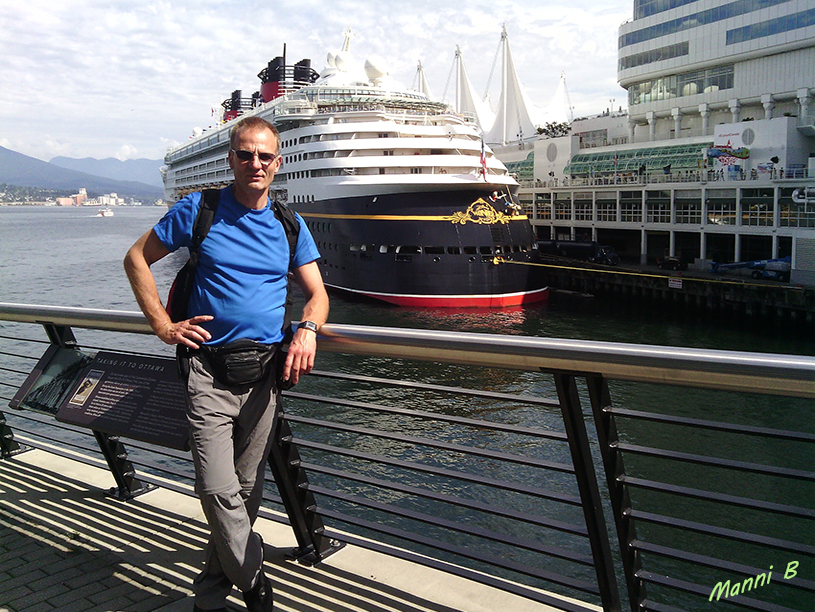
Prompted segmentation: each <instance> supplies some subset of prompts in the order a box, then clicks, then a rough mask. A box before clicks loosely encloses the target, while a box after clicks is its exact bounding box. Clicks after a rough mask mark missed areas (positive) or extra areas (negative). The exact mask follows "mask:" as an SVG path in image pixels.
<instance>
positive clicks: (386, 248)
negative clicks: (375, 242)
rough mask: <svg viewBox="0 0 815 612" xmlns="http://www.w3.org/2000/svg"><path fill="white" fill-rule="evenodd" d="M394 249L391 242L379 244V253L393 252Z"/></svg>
mask: <svg viewBox="0 0 815 612" xmlns="http://www.w3.org/2000/svg"><path fill="white" fill-rule="evenodd" d="M395 251H396V247H395V246H393V245H392V244H382V245H380V246H379V252H380V253H394V252H395Z"/></svg>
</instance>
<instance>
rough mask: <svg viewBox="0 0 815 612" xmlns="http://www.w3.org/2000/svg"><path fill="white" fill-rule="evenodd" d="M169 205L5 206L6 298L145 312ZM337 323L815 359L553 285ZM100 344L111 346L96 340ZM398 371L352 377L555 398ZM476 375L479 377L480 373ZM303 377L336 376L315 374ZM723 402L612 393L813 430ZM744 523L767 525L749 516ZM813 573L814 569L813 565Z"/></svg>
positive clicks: (348, 313)
mask: <svg viewBox="0 0 815 612" xmlns="http://www.w3.org/2000/svg"><path fill="white" fill-rule="evenodd" d="M163 212H164V209H163V208H160V207H118V208H116V209H114V213H115V214H114V215H113V216H111V217H99V216H96V213H97V210H96V209H95V208H90V207H88V208H73V207H66V208H55V207H33V206H29V207H0V302H7V303H24V304H45V305H57V306H70V307H81V308H92V309H111V310H125V311H136V310H137V309H138V307H137V305H136V302H135V299H134V298H133V295H132V292H131V290H130V287H129V285H128V282H127V279H126V277H125V274H124V271H123V268H122V259H123V257H124V255H125V252H126V250H127V248H128V247H129V246H130V245H131V244H132V243H133V242H134V241H135V240H136V239H137V238H138V237H139V236H140V235H141V234H143V233H144V232H145V231H147V230H148V229H149V228H150V227H151V226H152V224H153V223H155V221H157V220H158V219H159V218H160V216H161V215H162V214H163ZM185 259H186V253H180V252H179V253H174V254H172V255H170V256H168V257H167V258H165V260H163V261H161V262H159V263H158V264H156V265H155V266H154V272H155V274H156V277H157V281H158V284H159V286H160V292H161V293H162V295H166V291H167V289H168V288H169V285H170V283H171V281H172V278H173V276H174V275H175V272H176V271H177V270H178V268H179V267H180V266H181V265H182V264H183V262H184V260H185ZM295 314H297V313H295ZM329 322H330V323H343V324H359V325H374V326H385V327H404V328H422V329H440V330H445V331H456V330H460V331H468V332H481V333H489V334H509V335H524V336H533V337H547V338H569V339H584V340H599V341H611V342H625V343H636V344H653V345H663V346H680V347H696V348H712V349H729V350H739V351H755V352H771V353H782V354H799V355H815V344H814V343H813V342H812V339H811V338H809V337H796V336H795V335H789V334H778V333H775V331H774V330H773V329H771V328H764V327H762V326H749V327H743V326H741V325H740V324H739V323H738V322H737V321H734V322H732V323H731V324H726V323H723V322H722V321H716V322H712V321H708V320H706V319H705V318H704V316H702V315H696V314H688V315H683V314H682V313H677V312H676V311H671V312H667V311H662V310H661V309H660V308H659V307H648V308H633V309H632V308H631V307H630V305H617V304H614V303H609V302H607V301H604V300H600V299H597V298H592V297H589V296H580V295H574V294H569V293H559V292H553V293H552V295H551V299H550V301H549V302H548V303H547V304H542V305H539V306H534V307H527V308H515V309H509V310H446V309H439V310H427V309H408V308H398V307H393V306H389V305H386V304H380V303H373V302H367V301H366V302H360V301H353V300H349V299H347V298H344V297H342V296H332V299H331V315H330V317H329ZM28 327H29V328H31V327H32V326H28ZM12 328H13V325H12V324H6V323H3V322H0V332H3V330H4V329H12ZM28 332H29V333H28V336H29V337H32V336H33V335H35V334H33V333H31V329H29V330H28ZM5 333H8V332H5ZM79 333H80V332H78V335H79ZM81 334H82V338H85V337H88V335H90V336H92V335H93V332H87V331H85V330H81ZM80 340H81V339H80ZM131 341H132V344H131ZM99 344H104V342H102V341H100V342H99ZM128 344H129V345H128V346H127V347H121V348H122V349H127V350H143V351H147V352H152V353H156V352H165V353H166V354H167V355H170V354H171V349H170V348H169V347H165V346H163V345H162V344H161V343H160V342H159V341H158V340H157V339H156V338H154V337H152V336H131V337H129V338H128ZM429 350H432V347H429ZM392 367H393V365H392V364H389V363H388V362H386V361H383V360H380V359H373V358H371V359H362V360H357V361H355V362H354V368H356V369H355V371H354V372H355V373H357V374H363V375H370V376H377V377H388V376H390V377H391V378H400V377H401V378H408V379H413V380H420V379H421V380H428V381H430V382H433V383H437V384H443V385H451V386H466V385H470V384H473V385H479V386H481V387H482V388H489V389H490V390H493V391H499V392H508V393H523V394H528V395H533V396H537V397H541V396H543V397H546V396H548V397H551V396H552V395H553V393H554V392H553V386H552V384H551V381H550V380H548V379H546V377H544V376H542V375H541V374H539V373H534V372H532V373H530V372H501V371H500V370H494V371H488V372H482V373H479V374H475V375H474V374H473V373H472V372H470V371H467V370H465V369H463V368H458V367H454V366H443V367H435V366H433V365H431V364H429V363H422V364H410V363H403V364H400V367H404V370H402V371H399V372H392V371H389V370H388V368H392ZM317 368H319V369H326V370H332V369H340V370H343V369H344V371H348V370H347V362H344V361H343V356H340V355H334V354H326V353H319V354H318V362H317ZM475 376H479V377H481V378H482V380H478V381H474V380H472V378H474V377H475ZM465 378H466V379H465ZM307 384H330V383H321V382H318V381H314V382H312V381H308V382H307ZM339 392H341V391H340V390H339V389H338V391H337V393H339ZM731 395H732V394H731ZM717 397H718V396H716V395H713V396H711V395H710V394H707V393H702V392H692V391H691V392H689V391H684V390H683V391H681V392H677V390H676V389H673V390H671V389H669V388H662V387H660V388H654V389H653V390H651V391H650V392H647V393H644V394H643V393H638V394H633V393H629V387H628V386H627V385H616V386H614V388H613V389H612V398H613V399H614V402H615V404H616V405H621V406H624V407H625V408H630V409H632V410H638V409H640V410H648V409H652V408H653V407H654V406H655V405H659V406H660V407H661V408H662V409H663V410H666V411H673V412H675V413H677V414H681V415H683V416H688V417H695V418H705V419H712V420H716V419H717V418H718V417H722V416H724V411H728V412H729V414H727V415H726V417H727V418H730V420H735V421H740V422H742V423H744V424H749V425H755V426H763V427H774V428H781V429H783V428H797V429H800V428H801V425H800V424H801V423H802V422H803V423H805V427H804V429H806V430H807V431H813V430H815V423H813V418H812V406H811V402H806V401H798V400H778V399H776V398H770V397H766V398H765V397H762V398H758V399H756V398H751V399H750V400H749V401H744V402H741V403H740V402H739V401H736V402H732V401H731V402H730V403H729V404H727V405H726V406H725V405H724V404H722V405H721V406H719V405H717V404H716V398H717ZM711 398H713V399H711ZM731 399H732V398H731ZM734 406H736V408H735V409H736V410H738V411H739V414H738V415H736V418H735V419H733V414H732V411H733V410H734V408H733V407H734ZM327 409H329V408H327ZM423 409H426V410H434V409H439V410H445V411H447V412H448V413H455V414H461V415H462V416H468V415H469V414H472V413H474V412H478V411H486V410H490V411H493V413H494V412H506V411H515V412H514V414H513V419H512V420H513V421H514V422H516V423H517V424H519V425H527V426H532V427H539V426H545V427H549V425H550V424H551V425H552V426H553V427H555V426H557V421H558V419H559V415H558V414H557V412H556V411H555V412H551V411H550V412H546V411H543V410H541V409H538V408H535V407H532V406H512V405H510V404H507V405H500V406H489V407H488V406H484V405H480V404H479V402H477V401H473V402H470V403H469V404H466V405H465V404H462V405H457V406H452V405H446V406H441V405H440V404H439V405H436V406H434V405H430V404H428V405H427V406H424V407H423ZM321 416H322V415H321ZM723 420H724V419H723ZM561 427H562V424H561ZM637 427H649V428H652V429H651V432H649V433H652V432H653V427H654V426H652V425H647V426H646V425H638V426H635V427H634V428H632V429H631V430H630V431H628V432H627V435H628V436H629V440H630V441H633V442H636V441H637V435H638V430H637ZM449 435H450V436H451V437H455V436H458V435H461V434H460V432H451V433H450V434H449ZM473 435H474V436H476V435H479V434H477V433H476V434H473ZM670 435H671V430H670V428H667V429H666V430H665V436H670ZM466 443H469V444H472V445H478V444H481V443H483V444H485V445H489V444H494V443H495V441H494V440H489V439H488V436H487V435H484V440H477V439H469V440H466ZM505 443H506V442H505ZM735 443H736V442H734V444H735ZM707 444H708V441H707V440H706V439H698V440H687V439H680V438H679V437H677V439H673V440H666V445H667V446H668V447H674V448H675V449H676V450H683V451H687V452H700V453H702V452H704V449H705V446H706V445H707ZM495 450H497V449H495ZM507 450H511V449H507ZM535 452H536V453H539V454H540V458H546V459H550V460H555V461H562V460H564V459H566V460H567V461H568V458H567V457H565V456H557V455H550V454H548V453H550V452H551V450H550V449H548V448H546V447H545V446H543V445H542V446H541V448H540V449H536V451H535ZM773 453H776V454H777V455H778V456H777V457H773V459H775V460H777V462H778V464H779V465H785V466H787V467H794V468H797V469H802V470H810V471H812V470H815V461H814V460H813V457H812V456H801V455H800V454H799V455H797V456H796V455H794V454H791V453H788V452H785V451H784V447H783V445H780V446H779V447H778V448H777V449H775V450H774V451H773ZM636 464H637V462H636V460H635V461H632V464H631V467H632V468H634V469H636V467H637V465H636ZM682 477H683V480H685V481H686V484H687V485H688V486H692V485H693V483H694V478H695V477H694V474H693V473H691V472H688V473H687V474H684V475H683V476H682ZM794 488H795V490H794V491H793V492H792V498H791V499H788V502H787V503H794V504H796V505H800V506H805V507H809V506H811V495H812V491H811V487H808V486H803V485H802V486H800V487H797V485H796V487H794ZM785 493H789V492H785ZM746 518H747V519H749V520H759V519H756V518H755V517H752V519H751V518H750V517H749V516H748V517H746ZM710 520H711V521H712V522H715V520H714V517H710ZM728 520H730V519H729V517H722V521H723V522H726V521H728ZM761 520H763V519H761ZM772 520H778V521H781V520H782V519H778V518H774V519H772ZM775 531H777V532H779V533H781V534H784V536H785V537H786V538H788V539H790V540H793V541H803V542H807V543H811V542H812V540H813V539H814V538H815V534H812V533H799V532H796V528H795V525H794V524H793V523H790V524H789V525H784V524H779V525H778V526H777V529H776V530H775ZM711 546H712V544H711ZM710 554H711V555H714V556H715V554H716V551H715V550H711V551H710ZM734 554H735V555H744V556H746V558H741V559H737V560H739V561H745V562H749V563H751V564H755V565H759V566H761V565H762V564H765V563H766V565H769V564H771V563H773V562H776V563H780V562H782V561H785V559H781V558H778V559H773V558H768V559H764V558H759V557H755V556H753V557H750V555H753V553H752V552H750V549H749V548H744V550H743V551H742V552H739V553H734ZM808 571H810V576H811V567H810V568H808ZM713 575H714V573H713V572H711V571H709V570H708V571H705V570H700V575H697V576H692V577H689V578H693V579H695V580H696V581H697V582H699V583H701V584H705V582H706V581H707V580H709V577H711V576H713ZM790 603H794V604H796V605H798V606H799V609H804V608H800V605H802V604H801V603H800V602H790ZM687 605H688V609H695V608H694V606H693V605H692V604H687ZM704 609H707V608H704Z"/></svg>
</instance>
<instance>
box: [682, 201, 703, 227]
mask: <svg viewBox="0 0 815 612" xmlns="http://www.w3.org/2000/svg"><path fill="white" fill-rule="evenodd" d="M676 222H677V223H688V224H697V225H698V224H699V223H701V222H702V203H701V202H699V201H696V202H687V201H686V202H682V201H677V202H676Z"/></svg>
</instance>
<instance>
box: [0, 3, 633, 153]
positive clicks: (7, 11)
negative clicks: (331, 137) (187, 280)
mask: <svg viewBox="0 0 815 612" xmlns="http://www.w3.org/2000/svg"><path fill="white" fill-rule="evenodd" d="M631 6H632V3H631V0H571V1H569V2H567V1H566V0H556V1H550V2H546V3H540V2H533V1H532V0H493V1H491V2H485V1H483V0H474V1H472V2H469V3H466V4H464V3H461V2H459V0H433V1H431V0H414V1H412V2H409V3H407V2H393V3H388V4H385V3H382V2H379V1H378V0H336V1H334V2H332V3H326V2H324V1H322V0H296V1H295V0H278V1H277V2H275V3H267V2H262V1H261V0H244V1H243V2H240V3H231V2H230V3H227V2H225V1H224V0H196V1H195V2H192V1H191V0H177V1H175V0H174V1H173V2H169V1H161V0H159V1H149V0H148V2H146V3H133V2H131V1H130V0H65V1H64V2H62V3H54V2H52V1H51V0H27V1H26V2H24V3H3V5H2V6H0V22H2V23H3V24H4V27H3V28H2V30H0V57H3V58H4V59H5V62H4V66H3V70H2V71H0V136H1V137H2V140H0V142H2V143H7V144H3V146H7V147H8V148H11V149H14V150H16V151H20V152H22V153H25V154H28V155H33V156H34V157H38V158H40V159H50V158H51V157H54V156H56V155H68V156H72V157H85V156H92V157H99V158H101V157H110V156H116V157H119V158H120V159H125V158H130V157H132V156H135V155H138V156H140V157H148V158H151V159H158V158H161V157H163V155H164V153H165V152H166V149H167V146H168V145H169V144H170V143H177V142H184V141H185V140H187V139H188V138H189V136H190V134H191V133H192V129H193V127H195V126H200V127H207V126H208V125H212V124H214V120H213V118H212V116H211V110H210V109H211V107H212V106H213V105H215V106H217V107H220V102H221V101H222V100H224V99H225V98H227V97H228V96H229V95H230V93H231V92H232V91H233V90H234V89H241V90H243V92H244V95H245V96H248V95H249V94H250V93H251V92H252V91H255V90H256V89H257V87H258V80H257V73H258V72H259V71H260V70H261V69H262V68H263V67H264V66H265V65H266V63H267V62H268V61H269V60H271V59H272V58H273V57H274V56H276V55H279V54H280V53H282V50H283V45H284V44H286V51H287V59H288V60H289V62H294V61H297V60H299V59H301V58H304V57H308V58H311V59H312V63H313V66H314V67H315V68H316V69H317V70H319V69H321V68H322V67H323V66H324V61H325V57H326V54H327V52H328V51H329V50H332V49H338V48H339V47H340V45H341V44H342V40H343V39H342V33H343V31H344V30H345V29H346V28H347V27H349V26H351V27H352V28H353V29H354V31H355V32H357V36H356V37H355V38H354V39H353V41H352V50H353V52H354V54H355V55H356V57H357V58H359V59H364V58H365V57H367V56H368V55H379V56H381V57H383V58H384V59H385V61H386V63H387V66H388V68H389V71H390V74H391V76H392V77H393V78H395V79H396V80H398V81H400V82H402V83H404V84H407V85H410V83H411V82H412V81H413V78H414V75H415V70H416V64H417V61H418V60H421V61H422V64H423V66H424V68H425V71H426V73H427V75H428V78H429V80H430V85H431V87H432V89H433V91H434V92H435V93H436V95H438V96H441V94H442V92H443V91H444V90H445V84H446V82H447V79H448V75H449V73H450V69H451V67H452V63H453V54H454V51H455V47H456V44H459V45H461V47H462V50H463V51H464V56H465V60H466V61H467V68H468V71H469V73H470V76H471V78H472V79H473V82H474V85H475V87H476V89H477V90H478V91H481V92H483V91H484V90H485V89H486V87H487V80H488V77H489V73H490V70H491V69H492V65H493V59H494V57H495V53H496V49H497V48H498V41H499V37H500V32H501V26H502V24H503V23H506V26H507V30H508V32H509V40H510V44H511V47H512V52H513V56H514V58H515V63H516V67H517V69H518V71H519V73H520V78H521V81H522V82H523V83H524V85H525V87H526V88H527V90H528V93H529V94H530V97H531V99H532V100H533V101H534V102H535V103H536V104H538V105H540V106H543V105H545V104H546V103H547V102H548V101H549V99H550V97H551V95H552V93H553V92H554V89H555V87H556V86H557V82H558V78H559V76H560V73H561V72H565V73H566V79H567V84H568V87H569V93H570V96H571V99H572V103H573V105H574V106H575V107H576V112H578V113H583V114H587V113H591V112H600V111H602V110H604V109H605V108H606V106H607V105H608V101H609V99H611V98H617V99H618V100H620V101H621V102H620V103H622V101H623V100H624V92H623V90H622V89H620V88H619V87H618V86H617V85H616V59H617V58H616V53H617V50H616V38H617V28H618V26H619V24H620V23H621V22H622V21H623V20H624V19H626V18H628V17H629V16H630V13H631ZM499 70H500V69H499V68H496V74H495V75H493V79H492V83H491V88H490V89H491V91H493V90H494V91H496V92H497V89H496V87H497V83H498V81H499V80H500V78H499V75H498V74H497V71H499ZM450 95H452V92H451V91H448V97H449V96H450ZM493 99H494V100H497V99H498V94H497V93H494V94H493Z"/></svg>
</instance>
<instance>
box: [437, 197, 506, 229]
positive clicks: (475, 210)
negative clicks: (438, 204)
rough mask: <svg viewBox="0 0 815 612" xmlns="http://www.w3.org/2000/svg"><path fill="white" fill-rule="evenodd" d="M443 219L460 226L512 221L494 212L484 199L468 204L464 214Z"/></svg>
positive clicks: (460, 213)
mask: <svg viewBox="0 0 815 612" xmlns="http://www.w3.org/2000/svg"><path fill="white" fill-rule="evenodd" d="M444 219H445V220H446V221H451V222H452V223H460V224H461V225H464V224H465V223H478V224H481V225H484V224H488V225H492V224H493V223H504V224H507V223H509V222H510V221H511V220H512V217H511V216H510V215H506V214H504V213H502V212H498V211H497V210H495V208H493V207H492V205H490V204H488V203H487V202H486V201H485V200H484V198H478V199H477V200H476V201H475V202H473V203H472V204H470V205H469V206H468V207H467V210H465V211H464V212H457V213H453V214H452V215H450V216H449V217H444Z"/></svg>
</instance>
